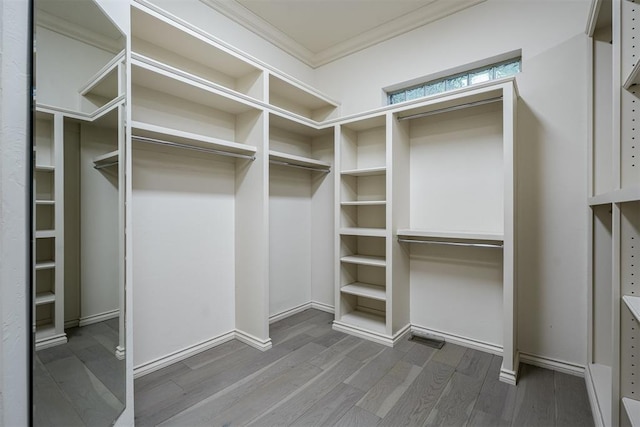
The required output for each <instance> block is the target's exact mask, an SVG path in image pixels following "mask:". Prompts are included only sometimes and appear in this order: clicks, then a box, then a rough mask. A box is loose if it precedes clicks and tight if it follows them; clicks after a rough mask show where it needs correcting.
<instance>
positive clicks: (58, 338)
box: [36, 334, 67, 351]
mask: <svg viewBox="0 0 640 427" xmlns="http://www.w3.org/2000/svg"><path fill="white" fill-rule="evenodd" d="M66 343H67V334H61V335H53V336H50V337H47V338H43V339H39V340H36V351H38V350H44V349H45V348H51V347H55V346H57V345H60V344H66Z"/></svg>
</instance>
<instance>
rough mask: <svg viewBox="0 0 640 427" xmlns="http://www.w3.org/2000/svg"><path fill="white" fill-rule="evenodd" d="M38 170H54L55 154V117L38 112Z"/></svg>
mask: <svg viewBox="0 0 640 427" xmlns="http://www.w3.org/2000/svg"><path fill="white" fill-rule="evenodd" d="M34 140H35V158H36V159H35V160H36V170H40V171H44V170H47V169H53V168H54V165H55V162H54V161H55V157H54V156H55V153H54V147H53V116H52V115H51V114H47V113H43V112H41V111H37V112H36V114H35V124H34Z"/></svg>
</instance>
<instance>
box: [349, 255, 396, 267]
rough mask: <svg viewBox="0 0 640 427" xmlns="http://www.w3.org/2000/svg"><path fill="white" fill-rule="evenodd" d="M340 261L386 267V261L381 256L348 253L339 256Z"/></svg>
mask: <svg viewBox="0 0 640 427" xmlns="http://www.w3.org/2000/svg"><path fill="white" fill-rule="evenodd" d="M340 261H342V262H345V263H349V264H359V265H370V266H373V267H386V266H387V261H386V259H385V258H384V257H381V256H370V255H348V256H343V257H342V258H340Z"/></svg>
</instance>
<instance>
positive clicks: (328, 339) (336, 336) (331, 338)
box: [316, 329, 347, 348]
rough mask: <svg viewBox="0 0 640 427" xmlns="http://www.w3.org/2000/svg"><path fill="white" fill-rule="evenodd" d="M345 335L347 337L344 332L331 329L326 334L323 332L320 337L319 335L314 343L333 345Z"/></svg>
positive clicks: (326, 345)
mask: <svg viewBox="0 0 640 427" xmlns="http://www.w3.org/2000/svg"><path fill="white" fill-rule="evenodd" d="M346 337H347V334H345V333H344V332H340V331H334V330H333V329H332V330H331V331H330V332H328V333H327V334H325V335H323V336H322V337H320V338H319V339H317V340H316V343H318V344H320V345H323V346H325V347H327V348H329V347H331V346H332V345H334V344H335V343H337V342H338V341H340V340H342V339H344V338H346Z"/></svg>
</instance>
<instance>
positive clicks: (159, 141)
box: [131, 135, 256, 160]
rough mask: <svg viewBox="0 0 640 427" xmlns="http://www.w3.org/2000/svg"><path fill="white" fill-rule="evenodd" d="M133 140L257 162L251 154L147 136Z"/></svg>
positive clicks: (134, 137) (132, 137)
mask: <svg viewBox="0 0 640 427" xmlns="http://www.w3.org/2000/svg"><path fill="white" fill-rule="evenodd" d="M131 139H134V140H136V141H140V142H146V143H149V144H158V145H164V146H167V147H174V148H184V149H186V150H193V151H199V152H202V153H211V154H219V155H221V156H229V157H236V158H240V159H249V160H255V159H256V156H252V155H249V154H239V153H231V152H229V151H222V150H216V149H213V148H205V147H195V146H191V145H184V144H178V143H175V142H171V141H165V140H163V139H156V138H148V137H146V136H136V135H131Z"/></svg>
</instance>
